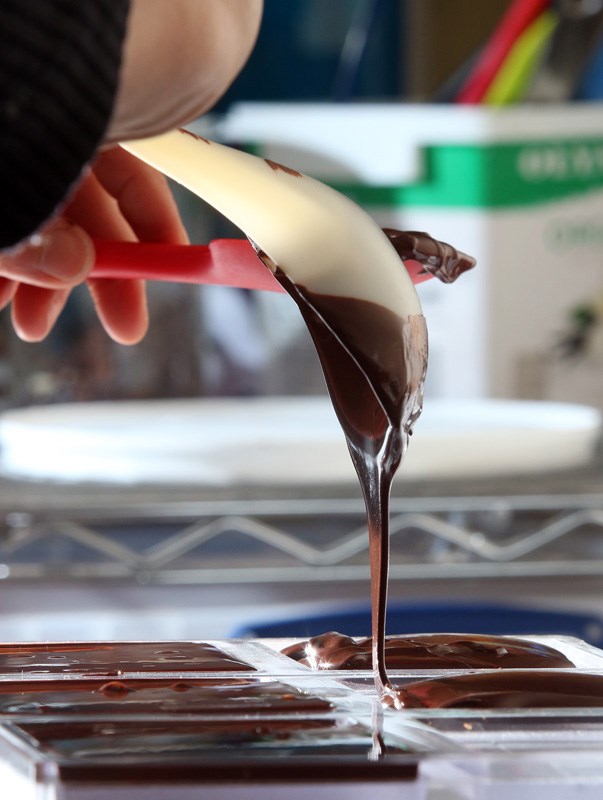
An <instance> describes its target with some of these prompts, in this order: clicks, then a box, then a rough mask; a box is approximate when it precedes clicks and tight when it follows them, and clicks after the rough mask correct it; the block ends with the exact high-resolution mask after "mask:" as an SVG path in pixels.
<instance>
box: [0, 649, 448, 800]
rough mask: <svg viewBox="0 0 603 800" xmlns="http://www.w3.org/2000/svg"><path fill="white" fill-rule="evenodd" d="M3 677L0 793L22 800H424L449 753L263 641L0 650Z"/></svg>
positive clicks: (428, 735) (421, 729)
mask: <svg viewBox="0 0 603 800" xmlns="http://www.w3.org/2000/svg"><path fill="white" fill-rule="evenodd" d="M58 655H60V656H62V657H63V658H61V659H57V658H54V657H53V656H58ZM65 657H66V658H67V660H65ZM0 670H1V671H2V674H1V678H2V679H1V681H0V720H1V724H0V782H1V783H2V785H3V786H4V787H7V789H10V791H11V796H18V797H19V799H20V800H22V799H23V798H30V797H31V798H36V800H37V798H38V797H43V798H44V800H54V799H55V798H56V799H57V800H58V799H59V798H61V800H62V799H63V798H69V797H74V798H78V800H79V798H80V797H85V798H87V800H88V798H90V797H94V798H96V797H98V798H100V797H102V798H103V800H105V798H111V799H112V800H113V798H115V800H117V799H118V798H120V799H121V798H122V797H123V798H128V800H129V799H130V798H137V797H142V796H143V793H144V792H146V793H147V795H148V792H149V788H150V787H152V788H153V790H154V791H155V790H157V789H158V787H159V788H160V792H161V798H162V800H163V798H164V797H165V798H166V799H167V798H169V800H172V798H177V800H181V798H188V797H191V798H192V797H194V796H196V795H195V787H197V789H196V791H197V793H198V791H199V786H203V797H204V798H206V797H208V798H213V797H216V798H226V797H237V796H238V795H241V796H244V797H245V798H255V797H258V798H259V797H260V796H261V797H262V798H271V797H275V798H276V797H282V796H283V791H286V794H287V797H299V798H302V797H303V798H305V797H310V796H316V794H317V792H320V791H323V790H324V783H325V782H327V783H328V784H329V794H332V795H333V796H334V797H341V798H343V797H347V798H349V797H355V796H357V797H363V796H366V792H367V791H368V786H369V785H370V786H375V785H378V786H379V787H380V791H381V790H382V792H381V794H382V796H383V797H385V798H389V797H392V798H393V797H397V798H403V800H423V799H424V797H425V794H424V790H423V789H424V787H423V781H422V780H421V779H420V778H419V776H418V762H419V755H420V754H421V753H425V752H443V751H445V750H448V749H455V748H456V746H455V745H454V743H450V742H448V740H447V739H446V737H445V736H443V735H442V734H440V733H438V732H436V731H432V730H430V729H429V727H428V726H424V725H423V724H422V723H419V722H417V721H415V720H413V719H411V718H408V717H405V716H400V715H391V716H386V715H384V714H383V713H382V712H381V709H380V706H379V705H378V704H377V703H375V702H374V700H373V699H372V698H370V697H368V696H366V695H363V694H361V693H358V692H356V691H355V690H354V689H353V688H351V687H346V686H344V685H343V684H341V683H338V682H337V681H333V680H332V679H331V678H330V676H328V675H317V674H315V673H312V672H311V671H309V670H303V669H301V668H300V667H299V665H296V664H295V663H294V662H292V661H291V660H290V659H285V658H283V657H282V656H279V655H278V654H277V653H276V652H275V651H274V650H273V649H271V648H268V647H266V646H264V645H262V644H260V643H253V642H243V641H230V642H212V641H199V642H128V643H117V642H114V643H107V642H103V643H83V642H77V643H66V642H63V643H46V644H36V645H30V644H23V645H0ZM283 786H286V787H287V788H286V790H284V789H283ZM291 786H293V787H294V788H293V790H292V791H293V794H292V793H291V792H290V791H289V787H291ZM36 792H38V794H36ZM279 792H280V794H279Z"/></svg>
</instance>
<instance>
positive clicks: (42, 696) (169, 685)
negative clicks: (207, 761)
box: [0, 678, 332, 718]
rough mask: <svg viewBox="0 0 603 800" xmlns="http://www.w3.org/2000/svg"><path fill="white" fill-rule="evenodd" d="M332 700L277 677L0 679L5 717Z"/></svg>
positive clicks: (275, 706)
mask: <svg viewBox="0 0 603 800" xmlns="http://www.w3.org/2000/svg"><path fill="white" fill-rule="evenodd" d="M331 708H332V706H331V704H330V703H328V702H327V701H326V700H323V699H321V698H319V697H315V696H313V695H310V694H307V693H305V692H303V691H300V690H299V689H297V688H294V687H291V686H288V685H287V684H283V683H280V682H279V681H275V680H267V679H260V678H245V679H242V678H240V679H236V678H235V679H230V680H229V679H228V678H220V679H219V680H214V679H210V680H201V679H194V678H193V679H187V680H186V681H176V680H166V679H161V678H150V679H127V680H122V681H109V682H103V681H98V680H96V681H91V680H69V681H66V680H38V681H5V682H0V714H1V715H2V716H5V717H6V716H13V717H14V716H17V717H19V716H20V717H23V716H27V717H30V716H37V715H40V716H52V717H55V716H60V717H64V716H67V717H70V716H78V715H82V714H83V715H86V716H88V715H99V714H102V715H107V714H110V715H111V714H118V715H120V716H123V715H127V714H142V715H152V716H155V717H157V718H158V717H159V716H160V715H161V714H165V713H168V714H178V715H180V714H204V715H208V714H209V715H212V716H216V715H219V716H236V715H242V714H269V715H273V714H277V715H278V714H294V713H297V714H299V713H304V714H308V713H312V714H319V713H324V712H327V711H329V710H330V709H331Z"/></svg>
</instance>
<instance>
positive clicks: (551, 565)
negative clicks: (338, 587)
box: [0, 465, 603, 585]
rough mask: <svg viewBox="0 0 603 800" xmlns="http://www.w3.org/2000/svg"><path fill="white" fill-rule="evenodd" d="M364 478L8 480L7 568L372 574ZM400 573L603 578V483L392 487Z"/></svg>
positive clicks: (237, 575)
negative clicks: (204, 486)
mask: <svg viewBox="0 0 603 800" xmlns="http://www.w3.org/2000/svg"><path fill="white" fill-rule="evenodd" d="M356 492H357V489H356V487H335V488H330V489H327V488H325V487H313V488H312V487H304V488H301V487H286V488H283V489H280V490H278V491H276V490H273V491H272V492H271V493H270V495H269V496H266V492H265V490H264V491H262V490H261V489H259V488H253V487H251V488H250V487H238V488H237V489H228V490H223V491H211V492H210V491H207V490H204V491H201V490H199V489H198V488H194V487H180V488H172V489H166V488H165V487H163V488H161V487H129V488H128V487H107V486H77V487H76V486H70V487H67V486H49V485H38V484H31V483H19V482H6V481H5V482H3V483H2V484H0V515H1V516H0V519H1V521H2V522H1V525H0V579H3V580H6V581H19V580H21V581H22V580H49V579H51V580H61V581H100V582H107V581H130V582H132V581H133V582H137V583H144V584H174V585H177V584H207V585H215V584H231V583H232V584H243V583H263V584H277V583H278V584H285V583H288V582H298V583H299V582H301V583H305V582H324V581H328V582H338V581H341V582H344V581H345V582H348V581H352V582H354V581H366V580H367V578H368V552H367V549H368V538H367V534H366V527H365V521H364V506H363V503H362V501H361V499H360V498H359V497H358V496H357V495H356V494H355V493H356ZM391 510H392V518H391V542H392V558H391V568H390V569H391V578H392V580H400V581H407V580H417V579H420V580H439V579H452V580H454V579H458V580H466V579H470V578H494V577H495V578H517V577H547V576H556V577H565V576H567V577H571V576H574V577H575V576H597V577H598V576H603V481H602V480H601V469H600V467H599V466H598V465H595V466H593V467H591V468H589V469H587V470H582V471H576V472H574V473H572V474H571V475H567V474H566V475H563V474H552V475H547V476H534V477H532V478H531V479H529V480H526V479H525V478H521V477H517V478H511V479H506V480H504V481H502V480H498V481H497V480H494V479H492V480H489V481H488V480H485V481H484V480H482V481H473V482H471V483H470V484H467V483H463V482H455V481H449V482H447V483H440V484H438V485H433V484H432V485H426V484H416V485H403V484H401V485H400V486H398V487H396V489H395V493H394V496H393V498H392V504H391Z"/></svg>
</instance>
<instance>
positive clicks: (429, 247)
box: [383, 228, 475, 283]
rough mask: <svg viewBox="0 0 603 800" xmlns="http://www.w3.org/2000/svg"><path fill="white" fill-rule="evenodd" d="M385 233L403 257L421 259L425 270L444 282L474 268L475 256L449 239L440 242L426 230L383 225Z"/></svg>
mask: <svg viewBox="0 0 603 800" xmlns="http://www.w3.org/2000/svg"><path fill="white" fill-rule="evenodd" d="M383 233H385V235H386V236H387V238H388V239H389V240H390V242H391V243H392V244H393V246H394V248H395V249H396V252H397V253H398V255H399V256H400V258H401V259H402V261H407V260H409V259H411V260H413V261H418V262H419V264H421V265H422V266H423V270H424V272H427V273H429V274H430V275H433V276H434V277H435V278H438V279H439V280H440V281H442V282H443V283H453V282H454V281H455V280H456V279H457V278H459V277H460V276H461V275H462V274H463V273H464V272H467V271H468V270H470V269H473V267H474V266H475V259H474V258H473V257H472V256H468V255H467V254H466V253H462V252H461V251H460V250H457V249H456V248H455V247H453V246H452V245H451V244H448V243H447V242H440V241H438V240H437V239H434V238H433V237H432V236H430V235H429V234H428V233H425V232H423V231H399V230H396V229H395V228H384V229H383Z"/></svg>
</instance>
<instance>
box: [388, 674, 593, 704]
mask: <svg viewBox="0 0 603 800" xmlns="http://www.w3.org/2000/svg"><path fill="white" fill-rule="evenodd" d="M399 691H400V698H401V699H402V702H403V704H404V706H405V707H406V708H467V709H470V708H478V709H494V708H525V709H534V708H600V707H603V675H592V674H587V673H582V672H574V671H568V672H556V673H555V672H539V671H537V670H534V671H530V672H523V671H521V670H514V671H511V672H486V673H477V674H472V675H454V676H452V677H450V678H437V679H434V680H426V681H420V682H415V683H410V684H406V686H404V687H402V688H401V689H400V690H399Z"/></svg>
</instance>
